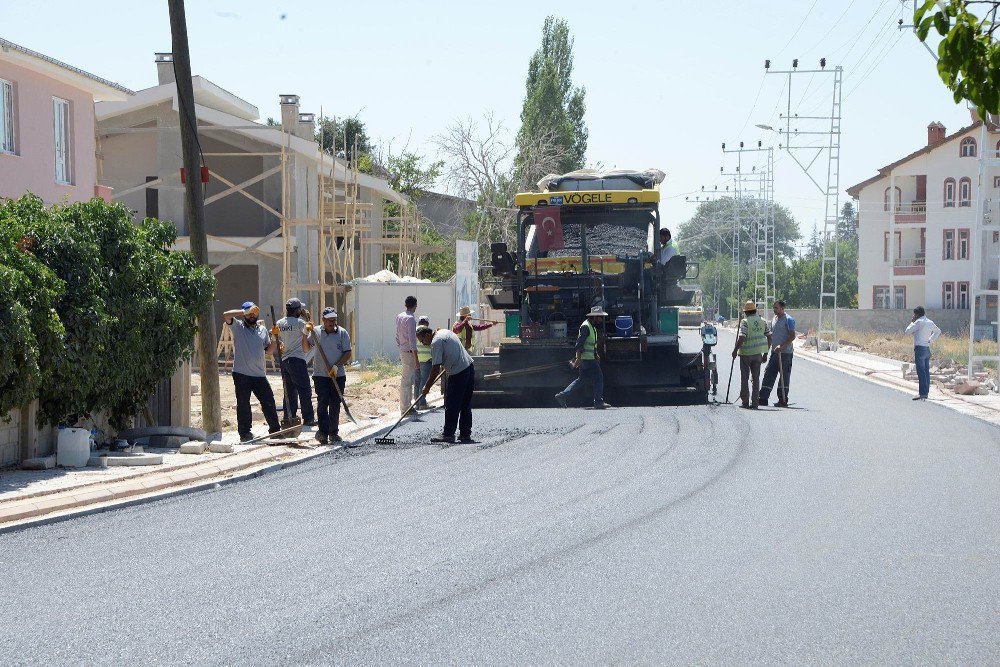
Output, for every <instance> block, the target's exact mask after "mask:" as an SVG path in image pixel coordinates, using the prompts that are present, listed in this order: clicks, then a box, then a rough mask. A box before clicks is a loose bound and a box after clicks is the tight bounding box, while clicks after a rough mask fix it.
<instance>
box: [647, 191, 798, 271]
mask: <svg viewBox="0 0 1000 667" xmlns="http://www.w3.org/2000/svg"><path fill="white" fill-rule="evenodd" d="M754 206H756V204H753V203H751V204H749V205H748V206H747V207H744V210H745V211H747V214H748V216H749V214H750V213H752V208H751V207H754ZM661 226H666V227H667V228H669V229H670V231H671V232H673V234H674V238H675V239H676V240H677V242H678V243H679V244H680V246H681V251H682V252H683V253H684V254H685V255H687V256H688V257H689V258H691V259H694V260H696V261H697V260H702V259H706V258H708V257H713V256H715V254H716V253H717V252H719V242H720V240H721V241H722V245H723V246H724V247H725V248H726V249H727V250H726V254H730V255H731V252H732V251H731V249H730V246H731V244H732V237H733V199H732V198H731V197H724V198H722V199H716V200H713V201H706V202H703V203H701V204H699V205H698V210H697V211H695V214H694V215H693V216H691V219H690V220H688V221H687V222H685V223H683V224H681V226H680V230H677V229H675V228H674V227H673V226H672V225H664V223H661ZM740 236H741V242H740V249H739V250H740V257H741V258H746V259H749V258H751V257H752V256H753V253H754V248H753V245H752V244H751V242H750V225H749V217H748V218H747V224H746V226H745V227H744V229H743V231H742V233H741V235H740ZM800 236H801V234H800V233H799V226H798V225H797V224H796V223H795V219H794V218H792V214H791V212H790V211H789V210H788V209H787V208H785V207H784V206H782V205H781V204H775V205H774V238H775V250H776V251H777V254H779V255H784V256H786V257H792V256H794V254H795V244H794V242H795V241H797V240H798V239H799V238H800Z"/></svg>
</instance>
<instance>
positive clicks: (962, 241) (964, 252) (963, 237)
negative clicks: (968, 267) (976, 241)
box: [958, 229, 969, 259]
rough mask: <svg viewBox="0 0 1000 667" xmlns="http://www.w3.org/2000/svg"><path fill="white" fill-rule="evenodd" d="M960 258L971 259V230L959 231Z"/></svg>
mask: <svg viewBox="0 0 1000 667" xmlns="http://www.w3.org/2000/svg"><path fill="white" fill-rule="evenodd" d="M958 258H959V259H969V230H968V229H960V230H958Z"/></svg>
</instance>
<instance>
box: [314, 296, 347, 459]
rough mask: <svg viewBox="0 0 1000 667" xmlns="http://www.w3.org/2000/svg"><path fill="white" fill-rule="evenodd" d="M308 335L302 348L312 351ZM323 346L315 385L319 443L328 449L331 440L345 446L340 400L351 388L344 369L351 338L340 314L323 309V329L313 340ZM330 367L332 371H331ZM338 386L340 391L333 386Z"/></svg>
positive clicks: (316, 362) (315, 370) (317, 360)
mask: <svg viewBox="0 0 1000 667" xmlns="http://www.w3.org/2000/svg"><path fill="white" fill-rule="evenodd" d="M308 335H309V334H308V333H303V334H302V346H303V347H304V348H305V349H306V351H308V350H309V349H310V345H309V340H308ZM313 340H315V341H318V343H319V351H321V352H322V354H317V355H316V358H315V359H314V360H313V383H315V385H316V409H317V412H319V430H317V431H316V441H317V442H319V443H320V444H321V445H325V444H326V443H327V441H328V440H332V441H333V442H342V441H343V438H341V437H340V433H339V431H340V397H341V396H343V395H344V390H345V389H346V387H347V372H346V371H345V370H344V366H345V365H346V364H347V362H348V361H350V360H351V336H350V335H349V334H348V333H347V330H346V329H344V328H343V327H341V326H338V325H337V311H335V310H334V309H333V308H324V309H323V327H322V328H321V329H320V331H319V333H318V334H316V337H315V338H314V339H313ZM327 363H329V364H330V365H329V367H327ZM334 382H336V383H337V389H339V391H338V390H337V389H335V388H334V386H333V383H334Z"/></svg>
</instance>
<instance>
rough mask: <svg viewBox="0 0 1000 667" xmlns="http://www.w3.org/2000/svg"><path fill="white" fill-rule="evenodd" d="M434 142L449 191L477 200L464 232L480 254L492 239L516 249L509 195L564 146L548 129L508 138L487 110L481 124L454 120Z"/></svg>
mask: <svg viewBox="0 0 1000 667" xmlns="http://www.w3.org/2000/svg"><path fill="white" fill-rule="evenodd" d="M436 143H437V145H438V149H439V150H440V151H441V154H442V155H443V156H444V158H445V164H444V172H443V175H444V177H445V179H446V180H447V182H448V183H449V184H450V186H451V188H452V190H453V191H454V192H456V193H457V194H458V195H460V196H462V197H467V198H469V199H473V200H475V201H476V203H477V209H478V210H477V211H476V212H475V215H474V218H473V221H472V222H471V223H470V228H469V232H468V237H469V238H470V239H474V240H476V241H478V242H479V243H480V246H481V247H480V256H487V251H488V250H489V247H488V246H489V244H490V243H492V242H503V243H506V244H507V246H508V247H510V248H516V247H517V235H516V225H515V220H516V210H515V209H514V195H515V194H517V193H518V192H521V191H524V190H528V189H532V188H533V187H534V181H532V180H531V179H532V177H533V176H532V175H533V174H537V173H543V174H544V173H548V172H551V171H554V170H555V169H557V168H558V164H559V162H560V161H561V160H562V159H563V157H564V156H565V152H564V150H565V149H564V147H562V146H561V145H559V144H558V143H557V142H556V138H555V136H554V134H553V133H552V132H551V131H549V130H542V131H539V132H537V133H534V134H531V135H529V136H526V137H525V138H524V140H523V141H521V142H520V143H517V142H515V141H512V140H511V138H510V135H509V133H508V132H507V131H506V129H505V128H504V126H503V123H501V122H500V121H497V120H496V119H495V118H494V117H493V116H492V115H491V114H487V115H486V116H485V118H484V120H483V122H482V124H480V123H478V122H476V121H475V120H473V119H471V118H469V119H467V120H464V121H455V122H454V123H452V124H451V125H450V126H449V127H448V128H447V129H446V130H445V133H444V134H443V135H440V136H438V137H437V138H436Z"/></svg>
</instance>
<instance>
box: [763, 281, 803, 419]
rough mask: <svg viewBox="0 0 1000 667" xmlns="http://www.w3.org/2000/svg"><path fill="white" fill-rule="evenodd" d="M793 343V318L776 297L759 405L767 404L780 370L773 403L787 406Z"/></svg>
mask: <svg viewBox="0 0 1000 667" xmlns="http://www.w3.org/2000/svg"><path fill="white" fill-rule="evenodd" d="M794 343H795V319H794V318H792V316H791V315H788V314H786V313H785V302H784V301H782V300H781V299H778V300H777V301H775V302H774V319H772V320H771V358H770V359H768V360H767V368H765V369H764V379H763V380H762V381H761V383H760V396H759V397H758V401H757V402H758V404H759V405H767V400H768V399H769V398H770V397H771V389H773V388H774V381H775V379H777V377H778V372H779V370H780V371H781V380H779V381H778V402H777V403H775V405H776V406H777V407H779V408H787V407H788V383H789V381H790V380H791V378H792V351H793V349H794Z"/></svg>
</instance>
